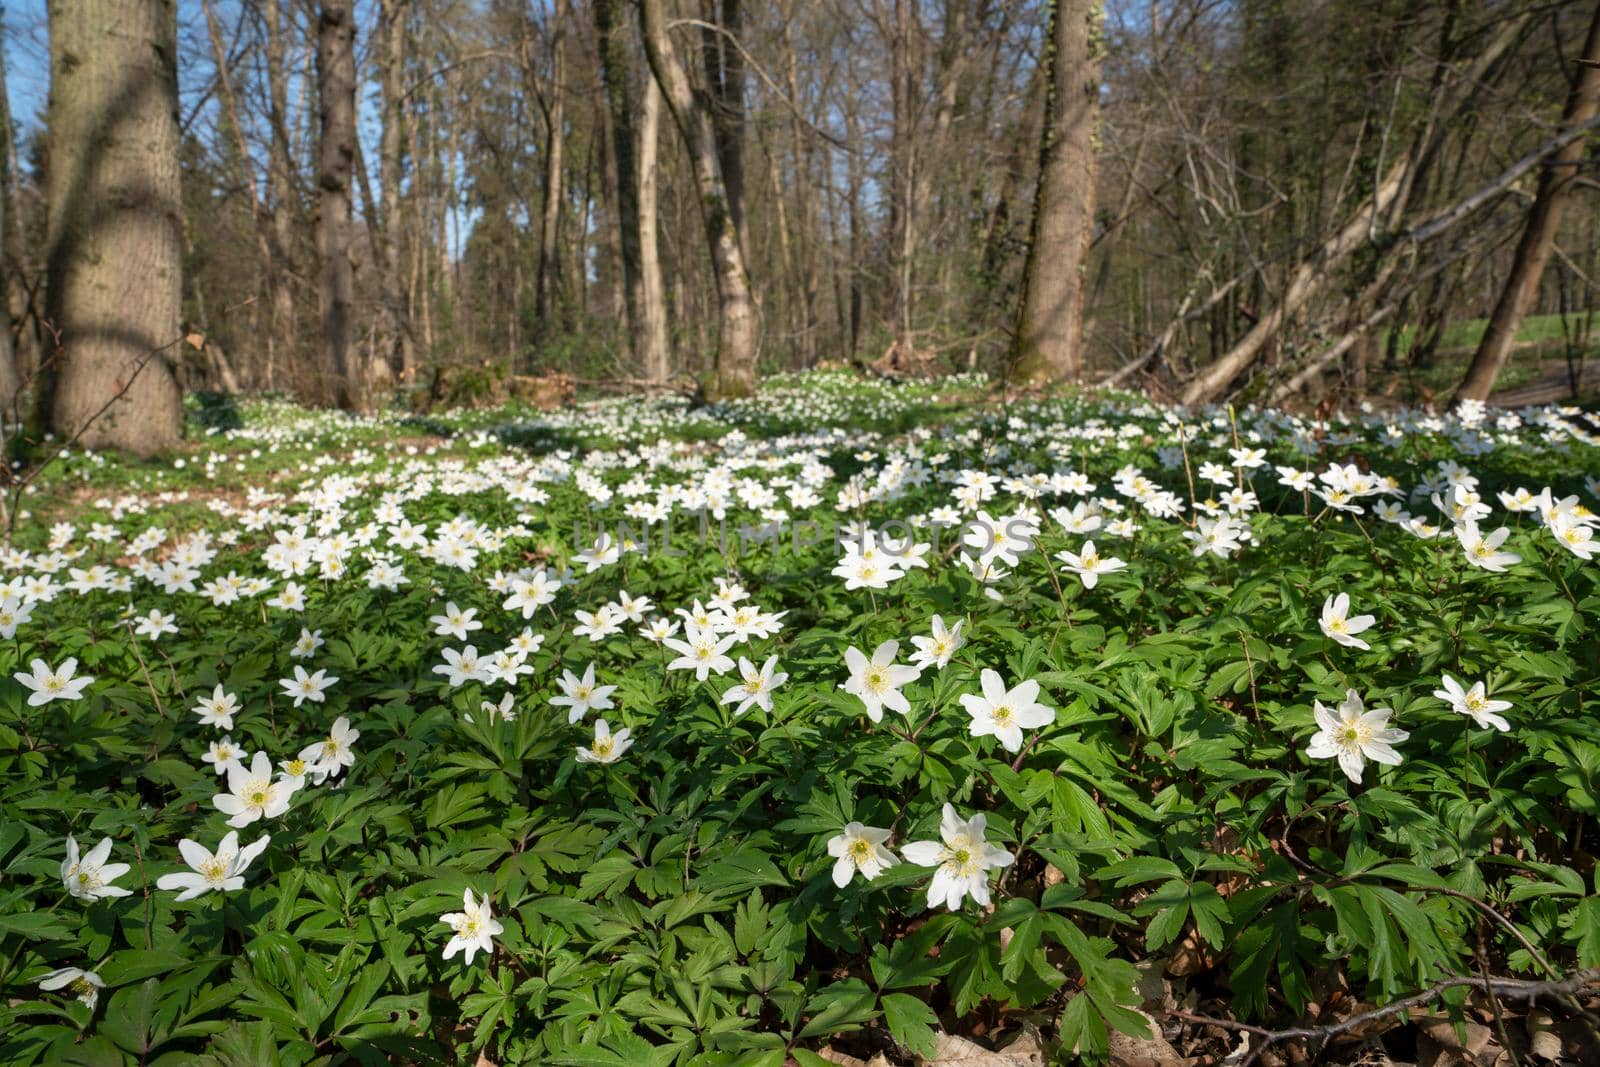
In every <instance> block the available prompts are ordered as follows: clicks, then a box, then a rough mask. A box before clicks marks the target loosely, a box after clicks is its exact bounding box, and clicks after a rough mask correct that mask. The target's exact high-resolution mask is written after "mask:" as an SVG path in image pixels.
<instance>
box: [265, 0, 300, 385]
mask: <svg viewBox="0 0 1600 1067" xmlns="http://www.w3.org/2000/svg"><path fill="white" fill-rule="evenodd" d="M264 6H265V8H266V31H267V57H266V58H267V121H268V125H270V126H271V127H272V146H271V150H270V153H269V155H268V159H267V193H268V198H267V216H268V218H267V222H268V225H267V231H268V239H269V244H270V250H271V267H270V269H269V271H268V273H267V289H268V291H269V293H270V296H271V301H272V328H271V330H270V331H269V332H268V334H267V367H266V385H267V388H268V389H276V388H277V387H278V383H279V377H278V375H279V372H280V369H281V370H282V371H283V372H285V374H286V377H287V379H288V380H289V381H291V382H293V381H294V380H295V379H296V374H295V363H296V359H295V357H296V347H297V345H296V342H297V338H296V331H295V313H294V289H293V285H294V254H293V251H292V249H293V248H294V229H293V228H294V215H295V213H296V212H294V211H293V210H292V209H293V208H294V207H295V205H296V203H297V197H296V195H295V189H294V182H293V174H294V163H293V149H292V147H291V146H290V142H289V89H288V72H287V69H286V68H285V66H284V64H285V62H286V52H285V48H284V42H283V31H282V22H281V12H280V10H279V2H278V0H266V3H265V5H264Z"/></svg>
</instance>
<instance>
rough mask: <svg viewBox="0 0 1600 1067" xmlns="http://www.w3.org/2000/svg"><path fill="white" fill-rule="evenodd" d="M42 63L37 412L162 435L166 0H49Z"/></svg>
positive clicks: (54, 419) (174, 201)
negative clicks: (48, 338)
mask: <svg viewBox="0 0 1600 1067" xmlns="http://www.w3.org/2000/svg"><path fill="white" fill-rule="evenodd" d="M50 72H51V85H50V97H51V99H50V174H49V190H48V192H49V203H50V218H49V230H48V235H47V238H46V243H47V245H48V275H49V278H48V302H47V309H46V317H47V320H48V322H49V325H50V327H51V328H52V329H53V330H54V331H55V332H56V337H57V341H58V348H57V350H55V351H47V352H46V353H45V354H44V355H45V358H46V360H47V361H48V362H49V363H50V366H49V369H48V370H49V373H48V380H47V381H46V383H45V385H46V388H45V389H44V391H43V399H44V400H45V403H46V408H47V413H48V419H49V423H50V425H51V427H52V428H53V429H54V430H55V431H56V433H58V434H60V435H62V436H65V437H71V436H73V435H75V434H79V433H80V432H81V436H80V437H79V440H80V442H81V443H83V444H84V445H87V446H89V447H92V448H104V447H110V448H121V449H126V450H128V451H131V452H137V453H141V454H148V453H151V452H155V451H157V450H159V449H163V448H169V447H171V446H173V445H176V444H177V443H178V441H179V439H180V438H181V436H182V430H183V409H182V405H181V395H180V393H179V389H178V383H177V380H176V378H175V377H174V376H173V373H172V367H171V365H170V364H169V363H168V361H167V358H166V349H167V348H168V347H169V346H170V345H172V344H173V343H174V341H175V340H176V339H177V336H178V329H179V314H180V301H181V293H182V273H181V272H182V249H183V235H182V226H181V221H180V220H181V212H182V200H181V195H180V190H179V178H178V68H177V9H176V5H175V3H174V2H173V0H53V2H52V3H51V4H50Z"/></svg>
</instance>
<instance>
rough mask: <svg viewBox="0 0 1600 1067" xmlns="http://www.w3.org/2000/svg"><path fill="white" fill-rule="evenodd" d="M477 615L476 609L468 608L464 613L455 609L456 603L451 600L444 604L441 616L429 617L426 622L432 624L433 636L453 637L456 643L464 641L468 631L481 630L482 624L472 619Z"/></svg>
mask: <svg viewBox="0 0 1600 1067" xmlns="http://www.w3.org/2000/svg"><path fill="white" fill-rule="evenodd" d="M477 614H478V609H477V608H468V609H467V610H466V611H462V610H461V609H460V608H458V607H456V602H455V601H454V600H451V601H448V602H447V603H446V604H445V606H444V614H443V615H430V616H429V617H428V621H429V622H430V623H432V624H433V632H434V634H435V635H437V636H439V637H454V638H455V639H456V640H457V641H465V640H466V639H467V631H468V630H481V629H483V623H481V622H479V621H477V619H475V618H474V617H473V616H475V615H477Z"/></svg>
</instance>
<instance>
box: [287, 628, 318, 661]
mask: <svg viewBox="0 0 1600 1067" xmlns="http://www.w3.org/2000/svg"><path fill="white" fill-rule="evenodd" d="M323 643H324V642H323V640H322V631H321V630H307V629H306V628H305V627H304V626H302V627H301V628H300V639H299V640H297V641H296V642H295V643H294V647H293V648H291V649H290V650H289V655H291V656H293V657H294V658H295V659H310V658H311V657H312V655H313V654H315V652H316V651H317V649H319V648H321V647H322V646H323Z"/></svg>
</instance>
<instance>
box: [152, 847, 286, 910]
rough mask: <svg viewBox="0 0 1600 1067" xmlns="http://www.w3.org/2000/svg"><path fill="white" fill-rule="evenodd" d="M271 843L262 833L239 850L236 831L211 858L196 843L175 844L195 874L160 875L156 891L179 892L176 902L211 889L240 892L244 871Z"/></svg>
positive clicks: (192, 897) (205, 892) (201, 894)
mask: <svg viewBox="0 0 1600 1067" xmlns="http://www.w3.org/2000/svg"><path fill="white" fill-rule="evenodd" d="M271 840H272V838H271V837H269V836H267V835H266V834H262V835H261V836H260V837H258V838H256V840H254V841H252V842H251V843H250V844H248V845H246V846H245V847H244V848H243V849H242V850H241V849H240V848H239V833H238V831H236V830H229V831H228V835H227V836H226V837H224V838H223V839H222V841H221V843H220V844H218V845H217V851H216V854H215V855H213V854H212V853H210V852H207V851H206V850H205V849H204V848H203V847H201V846H200V845H199V844H197V843H195V842H193V841H190V840H189V839H188V838H184V839H183V840H182V841H179V842H178V852H179V853H180V854H182V856H183V862H185V863H187V864H188V865H189V866H190V867H191V868H192V869H193V871H194V873H192V874H191V873H188V872H180V873H178V874H163V875H162V876H161V877H160V878H158V879H156V888H157V889H177V890H181V892H179V893H178V899H179V900H193V899H194V898H195V897H199V896H204V895H205V894H207V893H209V892H211V891H212V890H217V891H219V892H223V893H229V892H232V891H233V890H235V889H243V888H244V872H245V869H246V868H248V867H249V866H250V864H251V862H252V861H254V860H255V858H256V857H257V856H259V855H261V853H262V851H263V850H265V849H266V847H267V843H268V842H269V841H271Z"/></svg>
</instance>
